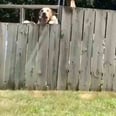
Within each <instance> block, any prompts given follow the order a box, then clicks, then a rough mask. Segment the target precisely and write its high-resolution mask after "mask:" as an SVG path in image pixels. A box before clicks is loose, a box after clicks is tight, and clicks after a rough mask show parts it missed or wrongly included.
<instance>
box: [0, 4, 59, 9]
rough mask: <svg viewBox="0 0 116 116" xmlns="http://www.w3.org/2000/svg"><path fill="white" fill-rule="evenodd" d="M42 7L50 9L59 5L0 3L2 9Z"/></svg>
mask: <svg viewBox="0 0 116 116" xmlns="http://www.w3.org/2000/svg"><path fill="white" fill-rule="evenodd" d="M43 7H49V8H52V9H57V8H58V7H59V5H15V4H0V8H4V9H6V8H7V9H10V8H12V9H13V8H16V9H20V8H25V9H40V8H43Z"/></svg>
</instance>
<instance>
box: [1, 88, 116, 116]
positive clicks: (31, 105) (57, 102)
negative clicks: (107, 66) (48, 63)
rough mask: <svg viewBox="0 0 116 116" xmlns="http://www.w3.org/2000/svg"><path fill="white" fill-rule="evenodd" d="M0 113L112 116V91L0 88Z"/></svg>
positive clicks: (115, 112)
mask: <svg viewBox="0 0 116 116" xmlns="http://www.w3.org/2000/svg"><path fill="white" fill-rule="evenodd" d="M0 116H116V93H112V92H73V91H8V90H7V91H0Z"/></svg>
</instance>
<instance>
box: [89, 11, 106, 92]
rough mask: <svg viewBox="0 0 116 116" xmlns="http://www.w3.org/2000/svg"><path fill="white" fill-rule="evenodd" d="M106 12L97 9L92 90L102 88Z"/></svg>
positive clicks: (92, 64)
mask: <svg viewBox="0 0 116 116" xmlns="http://www.w3.org/2000/svg"><path fill="white" fill-rule="evenodd" d="M105 24H106V12H104V11H101V10H96V11H95V30H94V36H93V50H92V63H91V90H100V89H101V86H102V74H103V41H104V40H105V38H104V37H105V28H106V26H105Z"/></svg>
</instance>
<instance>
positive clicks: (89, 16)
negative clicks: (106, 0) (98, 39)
mask: <svg viewBox="0 0 116 116" xmlns="http://www.w3.org/2000/svg"><path fill="white" fill-rule="evenodd" d="M93 28H94V10H91V9H86V10H85V16H84V28H83V43H82V62H81V73H80V79H79V89H80V90H89V89H90V83H91V77H90V68H91V52H92V38H93Z"/></svg>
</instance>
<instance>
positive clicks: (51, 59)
mask: <svg viewBox="0 0 116 116" xmlns="http://www.w3.org/2000/svg"><path fill="white" fill-rule="evenodd" d="M59 32H60V31H59V26H57V27H56V26H55V25H52V26H51V27H50V36H49V54H48V74H47V83H48V87H49V89H56V88H57V74H58V53H59V40H60V39H59V38H60V36H59V34H60V33H59Z"/></svg>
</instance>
